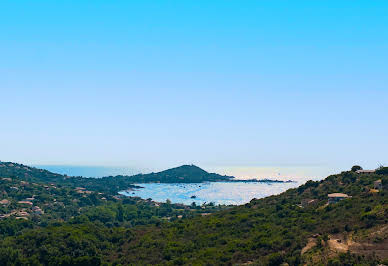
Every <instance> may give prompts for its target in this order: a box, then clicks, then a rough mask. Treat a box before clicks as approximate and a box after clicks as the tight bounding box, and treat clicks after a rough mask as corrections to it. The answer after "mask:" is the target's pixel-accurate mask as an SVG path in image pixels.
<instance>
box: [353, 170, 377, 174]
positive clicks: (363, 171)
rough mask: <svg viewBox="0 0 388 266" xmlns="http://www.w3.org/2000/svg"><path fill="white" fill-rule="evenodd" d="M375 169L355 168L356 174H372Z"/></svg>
mask: <svg viewBox="0 0 388 266" xmlns="http://www.w3.org/2000/svg"><path fill="white" fill-rule="evenodd" d="M375 171H376V170H357V171H356V173H357V174H374V173H375Z"/></svg>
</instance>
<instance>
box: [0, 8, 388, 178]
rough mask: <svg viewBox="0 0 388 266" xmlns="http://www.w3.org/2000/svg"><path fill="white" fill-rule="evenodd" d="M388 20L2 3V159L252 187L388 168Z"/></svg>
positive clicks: (319, 13) (328, 11) (367, 12)
mask: <svg viewBox="0 0 388 266" xmlns="http://www.w3.org/2000/svg"><path fill="white" fill-rule="evenodd" d="M387 13H388V2H387V1H200V0H196V1H86V0H85V1H39V0H35V1H23V0H20V1H8V0H5V1H1V2H0V18H1V19H0V101H1V104H0V113H1V123H0V125H1V126H0V160H2V161H14V162H20V163H25V164H34V165H37V164H38V165H39V164H46V165H47V164H56V165H58V164H59V165H62V164H68V165H96V166H123V167H135V168H139V169H165V168H168V167H173V166H178V165H180V164H186V163H188V164H191V163H193V164H197V165H199V166H202V167H204V168H205V169H211V170H217V171H219V172H222V173H226V174H235V175H249V176H252V175H257V174H260V173H261V174H263V173H267V172H268V174H270V173H272V174H275V173H276V174H278V172H280V171H281V172H282V175H291V174H293V173H295V174H296V173H298V174H300V175H304V174H307V172H308V173H309V174H310V172H311V169H319V170H317V171H316V172H314V171H312V175H318V176H319V175H324V174H326V173H332V172H336V171H338V170H345V169H348V168H350V167H351V166H352V165H354V164H360V165H362V166H364V168H376V167H377V166H378V165H379V164H385V165H387V164H388V153H387V150H388V141H387V136H388V16H386V14H387ZM260 169H261V170H260ZM260 171H261V172H260ZM309 171H310V172H309Z"/></svg>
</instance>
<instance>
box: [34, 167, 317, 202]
mask: <svg viewBox="0 0 388 266" xmlns="http://www.w3.org/2000/svg"><path fill="white" fill-rule="evenodd" d="M34 166H35V167H38V168H43V169H46V170H49V171H51V172H54V173H59V174H67V175H69V176H84V177H95V178H100V177H103V176H115V175H134V174H138V173H141V172H143V173H146V172H145V171H144V170H143V171H142V170H140V169H135V168H130V167H103V166H68V165H34ZM306 169H308V168H300V167H298V168H287V169H286V168H283V169H282V168H279V169H275V170H274V171H273V170H271V168H268V167H267V168H257V169H254V168H249V169H237V168H230V169H227V168H217V169H210V171H211V172H217V173H220V174H231V175H234V176H237V177H238V178H241V176H240V177H239V176H238V173H243V174H244V177H246V179H248V178H249V179H251V178H257V179H265V178H269V179H277V180H283V181H284V180H294V181H295V182H290V183H263V182H206V183H199V184H198V183H188V184H186V183H185V184H182V183H179V184H166V183H147V184H136V185H138V186H140V187H142V188H140V189H136V190H133V191H132V190H128V191H121V192H120V194H122V195H126V196H132V197H141V198H143V199H148V198H151V199H152V200H154V201H157V202H166V201H167V200H170V201H171V202H172V203H183V204H192V203H193V202H195V204H197V205H201V204H204V203H214V204H215V205H219V204H221V205H240V204H245V203H247V202H249V201H251V200H252V199H254V198H256V199H259V198H264V197H267V196H271V195H276V194H280V193H282V192H284V191H286V190H287V189H290V188H295V187H298V186H299V185H301V184H303V183H304V182H306V181H307V180H309V179H313V180H318V179H321V177H320V176H319V175H317V174H319V173H320V172H318V171H317V170H315V169H312V170H311V169H310V170H309V171H310V172H308V171H306ZM206 170H208V171H209V169H206ZM212 170H213V171H212ZM271 171H273V172H274V173H275V174H273V175H272V176H271V175H270V174H271ZM280 171H281V172H286V173H291V174H289V175H287V176H285V175H284V176H283V175H282V176H280V173H278V172H280ZM255 173H261V174H262V176H261V177H260V176H259V177H257V176H255ZM236 174H237V175H236ZM315 176H317V177H315ZM314 177H315V178H314Z"/></svg>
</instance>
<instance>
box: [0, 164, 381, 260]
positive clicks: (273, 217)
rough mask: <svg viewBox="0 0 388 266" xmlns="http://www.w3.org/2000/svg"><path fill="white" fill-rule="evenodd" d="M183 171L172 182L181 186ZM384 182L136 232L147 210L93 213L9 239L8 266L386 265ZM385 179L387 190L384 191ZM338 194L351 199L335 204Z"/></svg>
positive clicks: (1, 246)
mask: <svg viewBox="0 0 388 266" xmlns="http://www.w3.org/2000/svg"><path fill="white" fill-rule="evenodd" d="M190 169H192V170H193V171H195V172H197V171H198V172H201V170H200V169H196V168H190ZM180 170H182V169H180V168H178V169H175V170H173V171H172V172H169V171H165V172H167V173H164V175H166V176H168V175H170V174H173V173H174V174H175V176H178V175H180V174H181V173H180V172H179V171H180ZM381 173H382V174H357V173H354V172H343V173H341V174H338V175H332V176H329V177H327V178H326V179H325V180H322V181H317V182H313V181H309V182H307V183H306V184H304V185H302V186H300V187H298V188H296V189H290V190H288V191H286V192H284V193H282V194H280V195H277V196H271V197H267V198H264V199H259V200H255V199H254V200H252V201H251V202H250V203H248V204H245V205H242V206H237V207H234V208H231V209H227V210H221V211H218V212H216V213H213V214H210V215H209V214H206V216H202V215H188V214H189V213H190V212H188V214H187V215H186V214H185V215H182V216H180V218H178V217H177V216H176V217H177V218H175V219H173V220H175V221H173V220H171V221H172V222H169V223H160V222H152V223H151V224H147V223H146V221H147V219H144V217H146V216H144V217H143V218H141V219H142V221H143V222H142V223H140V224H138V225H135V226H130V227H129V226H128V224H131V225H133V224H132V222H133V221H135V219H136V218H135V216H134V214H135V213H139V211H140V210H141V209H139V210H138V211H137V212H136V211H135V212H133V209H132V208H133V207H134V206H138V205H137V203H135V205H134V206H133V205H132V206H133V207H130V206H129V205H128V204H129V202H126V200H123V201H122V202H118V203H112V204H115V205H114V207H113V206H111V207H108V206H106V207H104V208H101V207H98V206H96V207H93V206H91V207H90V208H88V212H87V213H86V214H87V215H86V214H75V217H74V219H75V220H73V221H72V220H70V221H61V222H59V221H58V222H57V223H51V225H50V226H48V227H41V226H40V227H36V226H35V227H34V226H31V229H30V228H28V227H27V228H25V229H23V231H21V232H20V233H19V234H17V235H15V236H9V237H6V238H4V239H3V240H1V241H0V263H1V265H14V264H18V263H19V265H27V264H29V263H30V264H34V263H35V264H36V265H39V263H41V264H43V265H77V264H78V265H100V264H112V265H116V264H122V265H280V264H284V263H286V264H284V265H301V264H307V265H320V264H321V265H356V264H357V265H377V264H378V263H381V262H383V261H384V260H387V259H388V250H387V247H388V241H387V236H388V228H387V224H388V192H387V184H388V175H386V174H385V172H381ZM379 179H381V180H382V184H383V185H384V186H383V189H382V190H380V191H376V190H374V189H373V184H374V181H376V180H379ZM329 193H346V194H348V195H349V196H351V197H349V198H346V199H343V200H341V201H339V202H337V203H331V204H328V203H327V202H328V194H329ZM131 202H132V203H131V204H134V202H133V201H131ZM117 204H118V205H117ZM120 206H121V207H120ZM168 206H169V205H168V204H167V205H163V212H166V211H168V210H169V207H168ZM161 207H162V206H160V207H158V206H155V207H153V209H152V212H154V214H151V216H148V217H149V219H151V217H153V215H160V213H161V212H162V209H161ZM159 208H160V209H159ZM124 210H125V211H124ZM152 212H147V213H146V214H145V215H149V214H150V213H152ZM141 224H143V225H141ZM385 262H387V261H385Z"/></svg>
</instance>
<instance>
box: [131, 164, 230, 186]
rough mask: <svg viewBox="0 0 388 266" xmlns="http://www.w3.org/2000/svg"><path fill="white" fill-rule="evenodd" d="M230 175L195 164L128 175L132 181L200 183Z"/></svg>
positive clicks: (223, 179) (224, 178)
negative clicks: (217, 172) (211, 171)
mask: <svg viewBox="0 0 388 266" xmlns="http://www.w3.org/2000/svg"><path fill="white" fill-rule="evenodd" d="M233 178H234V177H232V176H222V175H219V174H215V173H208V172H206V171H205V170H203V169H201V168H199V167H198V166H195V165H182V166H179V167H175V168H171V169H168V170H164V171H161V172H158V173H150V174H144V175H135V176H131V177H129V179H130V180H132V181H133V182H160V183H202V182H218V181H228V180H231V179H233Z"/></svg>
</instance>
